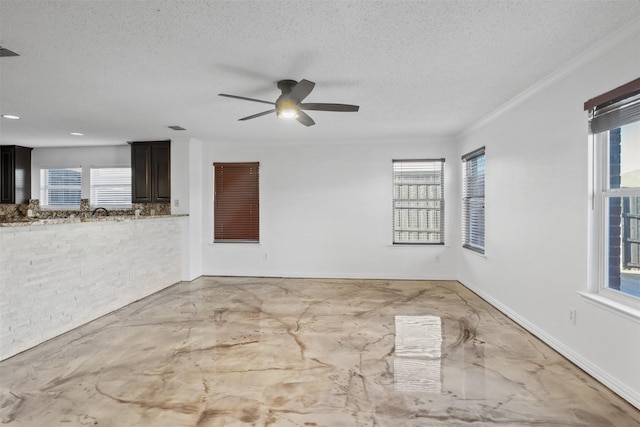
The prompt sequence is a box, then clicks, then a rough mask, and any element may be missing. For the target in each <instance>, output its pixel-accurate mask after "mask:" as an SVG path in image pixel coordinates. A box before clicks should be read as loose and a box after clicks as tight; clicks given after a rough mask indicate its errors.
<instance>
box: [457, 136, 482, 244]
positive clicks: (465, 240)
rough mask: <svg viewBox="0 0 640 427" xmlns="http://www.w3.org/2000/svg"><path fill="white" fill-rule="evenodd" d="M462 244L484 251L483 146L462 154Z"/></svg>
mask: <svg viewBox="0 0 640 427" xmlns="http://www.w3.org/2000/svg"><path fill="white" fill-rule="evenodd" d="M462 246H463V247H465V248H467V249H471V250H473V251H476V252H480V253H481V254H483V253H484V147H482V148H480V149H478V150H476V151H473V152H471V153H469V154H465V155H464V156H462Z"/></svg>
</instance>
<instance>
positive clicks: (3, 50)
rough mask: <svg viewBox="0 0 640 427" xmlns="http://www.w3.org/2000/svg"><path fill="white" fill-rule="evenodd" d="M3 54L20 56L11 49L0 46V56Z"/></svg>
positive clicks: (2, 56) (3, 55)
mask: <svg viewBox="0 0 640 427" xmlns="http://www.w3.org/2000/svg"><path fill="white" fill-rule="evenodd" d="M5 56H20V55H19V54H17V53H15V52H14V51H12V50H9V49H7V48H6V47H2V46H0V58H4V57H5Z"/></svg>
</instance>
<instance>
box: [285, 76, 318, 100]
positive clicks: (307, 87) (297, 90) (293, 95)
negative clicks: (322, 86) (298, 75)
mask: <svg viewBox="0 0 640 427" xmlns="http://www.w3.org/2000/svg"><path fill="white" fill-rule="evenodd" d="M315 85H316V84H315V83H314V82H310V81H309V80H304V79H302V80H300V81H299V82H298V84H296V85H295V86H294V87H293V89H291V92H289V98H290V99H292V100H293V101H295V102H302V100H303V99H305V98H306V97H307V96H308V95H309V94H310V93H311V91H312V90H313V87H314V86H315Z"/></svg>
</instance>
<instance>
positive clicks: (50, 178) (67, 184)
mask: <svg viewBox="0 0 640 427" xmlns="http://www.w3.org/2000/svg"><path fill="white" fill-rule="evenodd" d="M81 184H82V169H81V168H60V169H40V204H41V205H43V206H65V207H80V193H81Z"/></svg>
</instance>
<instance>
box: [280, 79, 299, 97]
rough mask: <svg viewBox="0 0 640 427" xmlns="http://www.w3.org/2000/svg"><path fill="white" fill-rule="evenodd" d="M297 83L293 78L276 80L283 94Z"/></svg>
mask: <svg viewBox="0 0 640 427" xmlns="http://www.w3.org/2000/svg"><path fill="white" fill-rule="evenodd" d="M297 84H298V82H297V81H295V80H280V81H279V82H278V89H280V90H281V91H282V94H283V95H286V94H288V93H289V92H291V89H293V87H294V86H295V85H297Z"/></svg>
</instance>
